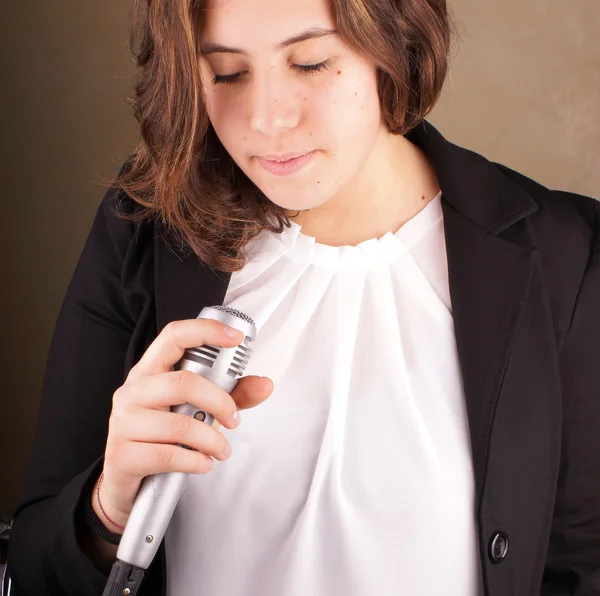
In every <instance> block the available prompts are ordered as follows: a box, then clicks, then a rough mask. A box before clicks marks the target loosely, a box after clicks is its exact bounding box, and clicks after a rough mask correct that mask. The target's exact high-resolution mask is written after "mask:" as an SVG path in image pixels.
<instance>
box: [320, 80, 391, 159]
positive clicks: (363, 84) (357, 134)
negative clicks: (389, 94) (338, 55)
mask: <svg viewBox="0 0 600 596" xmlns="http://www.w3.org/2000/svg"><path fill="white" fill-rule="evenodd" d="M314 111H315V113H317V114H318V115H319V118H320V125H321V126H322V127H323V128H324V129H325V130H328V131H329V135H330V136H331V135H332V136H333V137H335V139H337V140H338V141H349V140H356V139H360V140H361V144H363V143H368V142H369V140H370V139H371V138H372V137H373V136H375V135H376V134H377V130H378V124H379V120H380V118H381V110H380V106H379V96H378V94H377V85H376V82H375V80H374V79H373V78H372V77H371V76H369V74H365V73H361V75H356V74H353V73H350V72H348V73H346V72H344V71H343V70H342V71H341V74H340V75H338V77H337V84H336V85H334V86H333V87H332V88H331V90H330V93H329V94H327V95H326V96H323V97H320V98H319V99H318V103H317V104H316V105H315V110H314ZM337 145H338V148H339V149H340V150H343V149H344V147H346V148H347V149H351V148H352V147H350V146H349V145H347V144H346V143H344V142H338V143H337Z"/></svg>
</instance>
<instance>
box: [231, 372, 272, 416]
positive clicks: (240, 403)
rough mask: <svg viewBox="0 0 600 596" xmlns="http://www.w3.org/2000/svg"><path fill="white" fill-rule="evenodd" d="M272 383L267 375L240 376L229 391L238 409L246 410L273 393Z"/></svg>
mask: <svg viewBox="0 0 600 596" xmlns="http://www.w3.org/2000/svg"><path fill="white" fill-rule="evenodd" d="M273 389H274V383H273V381H272V380H271V379H269V377H258V376H248V377H242V378H241V379H240V380H239V381H238V383H237V385H236V386H235V387H234V388H233V390H232V392H231V397H232V398H233V400H234V401H235V403H236V404H237V407H238V409H239V410H247V409H248V408H253V407H254V406H257V405H258V404H261V403H262V402H263V401H265V399H267V397H269V396H270V395H271V393H273Z"/></svg>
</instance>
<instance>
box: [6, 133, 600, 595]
mask: <svg viewBox="0 0 600 596" xmlns="http://www.w3.org/2000/svg"><path fill="white" fill-rule="evenodd" d="M409 138H410V140H411V141H412V142H414V143H416V144H417V145H418V146H420V147H421V148H422V149H423V150H424V151H425V152H426V154H427V155H428V156H429V158H430V159H431V161H432V163H433V166H434V168H435V170H436V172H437V175H438V178H439V182H440V185H441V188H442V208H443V215H444V227H445V233H446V241H447V255H448V268H449V284H450V295H451V300H452V307H453V315H454V322H455V331H456V341H457V344H458V353H459V358H460V365H461V370H462V375H463V380H464V387H465V393H466V405H467V409H468V416H469V425H470V437H471V444H472V451H473V459H474V461H473V464H474V471H475V477H476V491H477V499H476V503H477V511H476V515H477V523H478V536H479V545H480V558H481V564H482V567H483V574H484V585H485V594H486V595H487V596H531V595H538V594H544V595H545V596H559V595H561V596H563V595H567V594H568V595H573V596H598V595H599V594H600V463H599V462H600V459H599V455H600V359H599V352H600V350H599V347H600V228H599V219H600V203H599V202H597V201H595V200H593V199H591V198H588V197H583V196H579V195H575V194H571V193H567V192H559V191H550V190H548V189H546V188H544V187H543V186H541V185H539V184H537V183H536V182H533V181H532V180H530V179H528V178H526V177H524V176H522V175H520V174H518V173H516V172H514V171H512V170H510V169H508V168H506V167H504V166H502V165H499V164H494V163H490V162H489V161H487V160H486V159H485V158H483V157H482V156H480V155H478V154H476V153H473V152H471V151H468V150H466V149H463V148H460V147H458V146H456V145H453V144H452V143H450V142H448V141H447V140H445V139H444V138H443V137H442V136H441V135H440V134H439V133H438V132H437V131H436V130H435V129H434V128H433V127H432V126H431V125H430V124H428V123H426V122H424V123H423V124H421V125H420V126H419V127H418V128H417V129H416V130H415V131H414V132H413V133H411V134H410V135H409ZM115 208H119V209H120V210H122V211H124V212H132V211H133V210H135V209H137V206H136V204H135V203H134V202H133V201H132V200H131V199H130V198H129V197H127V196H126V195H125V194H124V193H122V192H115V190H114V189H111V190H109V191H108V192H107V194H106V195H105V197H104V199H103V201H102V203H101V204H100V206H99V209H98V212H97V215H96V217H95V219H94V222H93V225H92V228H91V232H90V234H89V237H88V239H87V241H86V243H85V247H84V249H83V253H82V255H81V258H80V260H79V262H78V264H77V267H76V269H75V272H74V275H73V278H72V281H71V283H70V285H69V288H68V291H67V293H66V297H65V299H64V303H63V305H62V308H61V310H60V314H59V317H58V322H57V325H56V329H55V332H54V336H53V340H52V345H51V348H50V353H49V357H48V362H47V369H46V375H45V380H44V385H43V391H42V396H41V404H40V408H39V419H38V426H37V430H36V435H35V442H34V447H33V451H32V454H31V459H30V464H29V468H28V473H27V478H26V482H25V486H24V488H23V492H22V496H21V499H20V502H19V504H18V506H17V507H16V509H15V511H14V518H15V519H14V526H13V533H12V539H11V543H10V546H9V552H8V557H9V569H10V570H11V573H12V575H13V578H14V580H15V582H16V583H17V586H18V587H19V588H20V591H18V592H17V593H18V594H21V593H22V594H27V595H28V596H49V595H51V596H54V595H56V596H63V595H64V596H67V595H69V596H99V595H100V594H101V593H102V590H103V588H104V585H105V583H106V580H107V577H106V576H105V575H103V574H102V573H100V572H99V571H97V570H96V569H95V567H93V565H92V563H91V562H90V561H89V560H88V559H87V558H86V556H85V555H84V554H83V553H82V551H81V549H80V547H79V544H78V531H79V528H81V523H82V522H81V504H82V502H83V499H87V498H89V496H88V495H89V494H90V491H91V487H92V485H93V483H94V481H95V480H96V477H97V476H98V474H99V472H100V470H101V468H102V457H103V453H104V448H105V443H106V436H107V426H108V418H109V414H110V411H111V405H112V395H113V393H114V391H115V389H116V388H117V387H119V386H120V385H121V384H122V383H123V382H124V379H125V378H126V375H127V373H128V371H129V369H130V368H131V367H132V366H133V365H134V364H135V363H136V362H137V361H138V360H139V358H140V357H141V355H142V354H143V352H144V350H145V349H146V347H147V346H148V345H149V344H150V342H151V341H152V340H153V339H154V337H155V336H156V334H157V333H158V332H159V331H160V330H161V329H162V328H163V327H164V326H165V325H166V324H167V323H168V322H169V321H171V320H175V319H188V318H195V317H196V316H197V315H198V313H199V312H200V310H201V309H202V308H203V307H204V306H206V305H213V304H222V301H223V299H224V296H225V292H226V290H227V285H228V280H229V275H227V274H222V273H220V274H217V273H213V272H211V271H210V270H209V269H207V268H206V267H205V266H203V264H202V263H200V262H199V261H198V259H197V258H195V257H194V256H193V255H192V254H191V253H188V254H185V253H183V252H181V251H180V250H179V249H177V248H176V247H175V245H174V243H170V242H169V238H168V235H167V234H165V231H164V229H163V228H162V227H161V226H160V225H159V224H152V223H149V222H144V223H141V224H132V223H129V222H125V221H124V220H121V219H119V218H117V217H116V216H115V215H114V214H113V212H112V210H113V209H115ZM249 314H250V315H251V314H252V313H249ZM398 473H401V472H400V471H398ZM447 546H448V548H449V549H451V548H453V545H452V544H448V545H447ZM164 554H165V553H164V544H163V545H161V547H160V550H159V552H158V554H157V556H156V557H155V559H154V561H153V563H152V565H151V567H150V569H149V570H148V572H147V574H146V576H145V578H144V582H143V584H142V587H141V589H140V591H139V594H140V596H150V595H159V594H160V595H164V594H165V585H164V580H165V574H166V569H165V558H164ZM398 564H399V565H402V561H398ZM432 571H435V570H433V569H432ZM249 594H250V593H249ZM207 596H209V595H207ZM282 596H283V595H282ZM311 596H313V595H311ZM314 596H324V595H314ZM432 596H437V595H432Z"/></svg>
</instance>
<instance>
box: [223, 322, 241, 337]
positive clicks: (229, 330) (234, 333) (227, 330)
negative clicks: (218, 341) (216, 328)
mask: <svg viewBox="0 0 600 596" xmlns="http://www.w3.org/2000/svg"><path fill="white" fill-rule="evenodd" d="M223 333H224V334H225V335H226V336H227V337H231V338H232V339H238V338H239V337H241V335H242V332H241V331H238V330H237V329H234V328H233V327H229V326H228V325H223Z"/></svg>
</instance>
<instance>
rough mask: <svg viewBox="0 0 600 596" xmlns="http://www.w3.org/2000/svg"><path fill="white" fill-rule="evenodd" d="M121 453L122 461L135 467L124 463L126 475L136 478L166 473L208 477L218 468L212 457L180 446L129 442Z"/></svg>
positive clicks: (123, 469) (123, 470)
mask: <svg viewBox="0 0 600 596" xmlns="http://www.w3.org/2000/svg"><path fill="white" fill-rule="evenodd" d="M120 453H121V461H125V462H132V463H131V466H123V464H121V468H122V474H123V475H125V477H129V476H130V477H132V478H143V477H144V476H149V475H152V474H160V473H162V472H186V473H188V474H204V473H206V472H208V471H210V470H211V469H212V468H213V466H214V460H213V458H212V457H210V456H209V455H206V454H205V453H202V452H201V451H196V450H193V449H184V448H183V447H179V446H178V445H165V444H161V443H142V442H139V443H138V442H136V441H129V442H127V443H126V444H125V445H123V447H122V449H121V451H120Z"/></svg>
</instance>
